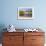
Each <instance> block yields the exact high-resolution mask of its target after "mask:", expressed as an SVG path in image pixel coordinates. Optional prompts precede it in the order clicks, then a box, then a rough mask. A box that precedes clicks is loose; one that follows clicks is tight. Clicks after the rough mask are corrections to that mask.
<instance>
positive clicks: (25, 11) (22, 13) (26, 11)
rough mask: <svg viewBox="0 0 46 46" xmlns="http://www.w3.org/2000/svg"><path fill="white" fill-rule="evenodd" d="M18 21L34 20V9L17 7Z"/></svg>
mask: <svg viewBox="0 0 46 46" xmlns="http://www.w3.org/2000/svg"><path fill="white" fill-rule="evenodd" d="M17 13H18V16H17V17H18V19H33V18H34V8H32V7H19V8H18V11H17Z"/></svg>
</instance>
